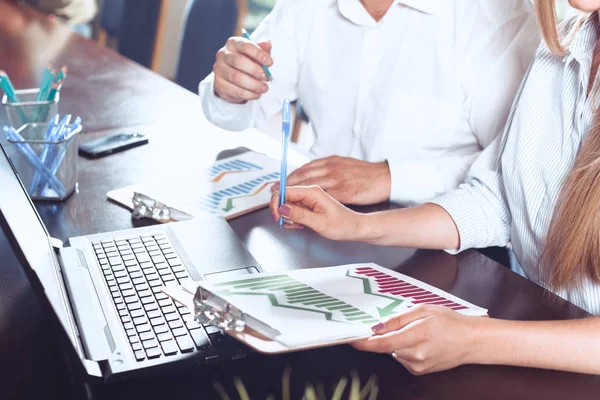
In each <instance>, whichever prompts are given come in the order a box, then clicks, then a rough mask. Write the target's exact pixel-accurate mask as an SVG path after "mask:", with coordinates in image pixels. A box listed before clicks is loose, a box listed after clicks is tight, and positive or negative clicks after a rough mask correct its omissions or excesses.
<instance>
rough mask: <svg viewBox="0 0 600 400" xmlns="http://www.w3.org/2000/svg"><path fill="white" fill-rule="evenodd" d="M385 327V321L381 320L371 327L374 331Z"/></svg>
mask: <svg viewBox="0 0 600 400" xmlns="http://www.w3.org/2000/svg"><path fill="white" fill-rule="evenodd" d="M383 327H384V325H383V323H381V322H380V323H378V324H377V325H374V326H372V327H371V329H372V330H373V331H374V332H377V331H378V330H381V329H383Z"/></svg>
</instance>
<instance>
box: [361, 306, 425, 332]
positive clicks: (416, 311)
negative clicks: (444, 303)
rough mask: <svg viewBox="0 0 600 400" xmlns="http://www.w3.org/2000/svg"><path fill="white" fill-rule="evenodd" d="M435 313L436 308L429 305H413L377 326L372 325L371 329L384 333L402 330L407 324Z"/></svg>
mask: <svg viewBox="0 0 600 400" xmlns="http://www.w3.org/2000/svg"><path fill="white" fill-rule="evenodd" d="M434 313H435V311H434V309H432V307H428V306H416V307H411V308H410V309H409V310H408V311H406V312H404V313H402V314H399V315H396V316H394V317H392V318H390V319H388V320H387V321H383V322H380V323H378V324H377V325H375V326H372V327H371V329H372V330H373V332H375V333H376V334H378V335H383V334H385V333H388V332H391V331H397V330H400V329H402V328H404V327H405V326H406V325H408V324H410V323H411V322H414V321H417V320H420V319H423V318H426V317H428V316H430V315H432V314H434Z"/></svg>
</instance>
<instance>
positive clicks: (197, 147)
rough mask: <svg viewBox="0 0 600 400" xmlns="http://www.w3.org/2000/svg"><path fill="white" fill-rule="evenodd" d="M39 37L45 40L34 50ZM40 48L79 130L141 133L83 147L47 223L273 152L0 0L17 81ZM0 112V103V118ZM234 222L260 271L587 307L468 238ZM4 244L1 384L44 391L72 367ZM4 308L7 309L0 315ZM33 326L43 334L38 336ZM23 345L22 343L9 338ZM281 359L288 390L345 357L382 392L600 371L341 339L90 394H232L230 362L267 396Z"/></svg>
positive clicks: (260, 215) (501, 309)
mask: <svg viewBox="0 0 600 400" xmlns="http://www.w3.org/2000/svg"><path fill="white" fill-rule="evenodd" d="M3 20H4V22H3ZM6 20H10V21H13V22H12V23H11V24H7V23H6ZM14 21H17V22H14ZM18 21H22V23H21V24H19V23H18ZM2 23H4V25H2ZM45 46H48V47H49V48H48V49H47V51H42V50H40V49H43V48H44V47H45ZM49 58H52V59H53V60H54V62H55V64H60V63H68V65H69V68H70V74H69V78H68V79H67V82H68V83H67V84H66V85H65V88H64V91H63V93H62V96H61V97H62V100H61V107H60V108H61V113H67V112H68V113H72V114H76V115H80V116H82V118H83V121H84V126H85V133H84V135H83V136H84V140H85V139H87V138H89V139H91V138H93V137H96V136H100V135H103V134H106V133H109V132H112V131H115V130H131V129H135V130H139V131H141V132H143V133H146V134H148V135H149V137H150V145H148V146H144V147H140V148H137V149H134V150H130V151H127V152H125V153H121V154H116V155H113V156H110V157H106V158H103V159H100V160H95V161H89V160H85V159H80V179H79V181H80V190H79V193H76V194H74V196H72V197H71V198H70V199H69V200H68V201H67V202H65V203H64V204H53V203H38V204H37V208H38V211H39V213H40V215H41V216H42V218H43V220H44V222H45V224H46V225H47V228H48V230H49V231H50V233H51V234H52V235H53V236H54V237H57V238H59V239H62V240H66V239H68V238H69V237H72V236H78V235H84V234H91V233H96V232H103V231H112V230H119V229H125V228H131V227H134V226H140V225H145V224H148V223H150V222H149V221H136V220H133V219H132V218H131V215H130V213H129V212H128V211H127V210H125V209H124V208H121V207H119V206H117V205H115V204H112V203H110V202H109V201H107V200H106V192H107V191H108V190H111V189H115V188H119V187H123V186H126V185H129V184H133V183H138V182H143V181H151V180H156V179H170V180H175V181H181V182H183V181H184V180H186V181H188V182H189V180H190V177H193V176H194V173H195V171H198V170H199V169H200V168H202V167H203V166H204V165H207V164H209V163H210V162H212V161H213V160H214V159H215V158H216V157H218V156H219V154H220V153H221V152H222V151H224V150H228V149H234V148H237V147H239V146H245V147H247V148H252V149H255V150H258V151H263V152H266V153H267V154H271V155H275V156H277V152H278V145H277V143H275V142H273V141H272V140H270V139H269V138H267V137H266V136H264V135H262V134H260V133H258V132H256V131H253V130H251V131H247V132H243V133H239V134H233V133H228V132H224V131H221V130H219V129H217V128H215V127H213V126H211V125H210V124H208V123H207V122H206V121H205V120H204V119H203V118H202V117H200V116H199V114H200V109H199V106H198V99H197V98H196V97H195V96H194V95H192V94H191V93H189V92H187V91H185V90H183V89H180V88H179V87H177V86H176V85H174V84H172V83H170V82H168V81H166V80H165V79H163V78H161V77H159V76H157V75H154V74H153V73H151V72H149V71H147V70H145V69H143V68H141V67H139V66H137V65H135V64H133V63H131V62H129V61H127V60H125V59H123V58H122V57H120V56H118V55H116V54H114V53H112V52H111V51H107V50H104V49H100V48H98V47H97V46H96V45H95V44H94V43H93V42H90V41H87V40H85V39H81V38H79V37H76V36H75V35H72V34H70V33H69V32H68V30H66V29H65V28H63V27H61V26H59V25H56V24H54V23H51V22H49V21H47V20H46V19H45V18H44V17H42V16H41V15H39V14H37V13H35V12H33V11H31V10H28V9H22V8H12V7H8V6H6V5H5V4H4V3H2V2H1V1H0V69H5V70H7V72H8V73H9V74H10V76H11V77H12V78H13V81H14V83H15V85H16V86H18V87H28V86H35V83H36V82H38V81H39V79H40V77H41V75H42V71H43V68H44V66H45V64H46V63H47V61H48V59H49ZM3 119H4V116H3V114H2V111H0V123H2V120H3ZM221 155H222V154H221ZM182 171H184V172H182ZM384 207H385V206H384ZM231 226H232V227H233V229H234V230H235V231H236V233H237V234H238V235H239V236H240V238H241V239H242V240H243V242H244V243H245V244H246V246H247V247H248V249H249V250H250V251H251V252H252V254H253V255H254V256H255V258H256V259H257V260H258V262H259V263H260V264H261V265H262V266H263V267H264V268H265V269H266V270H268V271H272V270H277V269H295V268H308V267H318V266H324V265H336V264H344V263H353V262H367V261H373V262H376V263H378V264H380V265H382V266H385V267H388V268H391V269H394V270H396V271H399V272H402V273H405V274H408V275H410V276H412V277H415V278H417V279H421V280H423V281H425V282H427V283H430V284H433V285H435V286H437V287H439V288H441V289H444V290H447V291H448V292H450V293H452V294H455V295H458V296H461V297H463V298H465V299H466V300H468V301H471V302H473V303H475V304H478V305H480V306H482V307H486V308H488V309H489V312H490V315H491V316H492V317H497V318H510V319H519V320H540V319H565V318H572V317H581V316H585V315H586V314H585V313H584V312H583V311H581V310H580V309H578V308H576V307H574V306H572V305H570V304H568V303H567V302H564V301H562V300H560V299H557V298H555V297H554V296H552V295H548V293H546V292H545V291H544V290H542V289H541V288H539V287H537V286H535V285H533V284H532V283H530V282H529V281H527V280H525V279H523V278H521V277H520V276H518V275H515V274H513V273H511V272H510V271H508V270H507V269H506V268H504V267H502V266H501V265H499V264H497V263H495V262H493V261H492V260H490V259H487V258H486V257H484V256H482V255H480V254H479V253H476V252H473V251H467V252H465V253H463V254H461V255H459V256H457V257H454V256H451V255H448V254H446V253H443V252H437V251H422V250H412V249H403V248H378V247H374V246H370V245H366V244H348V243H334V242H331V241H328V240H324V239H323V238H320V237H318V236H317V235H315V234H314V233H312V232H309V231H296V232H283V231H281V229H280V228H279V227H277V226H276V225H275V224H273V222H272V220H271V219H270V215H269V213H268V211H267V210H260V211H257V212H254V213H251V214H248V215H246V216H243V217H241V218H238V219H235V220H233V221H231ZM3 246H4V247H3ZM9 253H10V252H9V251H8V250H7V249H6V243H5V241H3V240H2V238H1V237H0V255H2V260H3V262H2V265H1V266H0V272H1V274H2V279H0V289H3V290H0V297H1V298H0V317H1V319H0V354H3V361H2V362H3V363H6V364H5V365H4V366H7V365H11V366H12V368H11V372H10V373H9V374H8V375H5V376H4V377H3V378H0V379H3V380H4V379H7V381H6V382H3V383H2V384H0V397H8V395H9V394H10V393H12V394H16V393H18V394H20V395H24V394H25V393H26V394H27V395H28V397H31V398H33V397H38V396H36V394H37V395H39V394H42V393H44V394H45V397H49V396H48V393H54V394H55V396H51V397H52V398H55V397H56V398H66V396H68V395H69V388H70V383H69V381H68V379H67V378H68V376H69V373H68V371H67V370H66V369H65V367H64V363H63V362H62V361H60V358H59V356H60V353H59V352H58V351H57V349H56V346H52V343H55V342H54V336H53V335H54V334H53V333H52V332H51V331H49V329H48V328H47V327H46V326H45V325H44V318H43V315H41V313H40V311H39V307H38V306H37V302H36V301H35V297H34V296H33V294H32V293H31V290H30V288H29V285H28V283H27V281H26V279H25V277H24V276H23V274H22V272H21V271H20V270H19V266H18V263H17V262H16V261H15V260H14V259H12V257H11V255H10V254H9ZM5 321H9V323H8V324H6V327H5V326H3V324H2V322H5ZM40 332H43V333H44V335H42V336H43V340H40V339H39V338H38V336H40ZM25 344H27V346H25ZM21 348H25V349H26V350H27V351H25V352H24V354H23V353H22V352H21V351H20V350H16V349H21ZM34 366H35V367H34ZM285 367H291V368H292V388H293V389H294V391H296V392H298V391H299V390H300V387H301V386H302V385H304V384H305V383H306V382H312V383H315V384H316V383H318V382H324V383H325V385H326V388H330V387H331V386H332V385H333V383H334V382H336V381H337V380H338V379H339V378H341V377H342V376H349V374H350V372H351V371H353V370H356V371H357V372H358V373H359V376H360V378H361V380H362V381H363V382H365V381H366V380H367V379H368V378H369V376H371V375H376V377H377V379H378V382H379V386H380V396H379V398H382V399H389V398H474V399H481V398H508V397H510V398H521V397H523V398H526V397H528V398H530V397H535V398H557V399H558V398H565V397H567V396H569V397H578V396H580V397H583V396H586V395H587V396H597V393H598V392H599V391H600V378H597V377H591V376H586V375H578V374H568V373H562V372H555V371H543V370H533V369H523V368H510V367H501V366H463V367H460V368H456V369H454V370H452V371H447V372H442V373H437V374H432V375H426V376H421V377H415V376H412V375H410V374H409V373H408V372H407V371H406V370H405V369H404V368H403V367H402V366H401V365H400V364H397V363H396V362H395V361H393V360H392V359H391V357H389V356H385V355H375V354H366V353H360V352H357V351H355V350H353V349H352V348H351V347H349V346H339V347H333V348H327V349H321V350H316V351H308V352H302V353H295V354H290V355H282V356H271V357H266V356H261V355H258V354H255V355H252V356H250V357H248V358H247V359H245V360H240V361H237V362H233V363H225V364H221V365H214V366H211V367H210V368H197V369H194V370H190V371H187V372H182V373H181V374H177V375H174V376H168V377H161V378H155V379H152V380H148V381H131V382H124V383H120V384H116V385H110V386H99V387H95V388H94V391H95V393H96V396H97V398H107V399H109V398H110V399H120V398H123V399H125V398H147V399H150V398H157V399H158V398H177V399H180V398H181V399H187V398H189V399H198V398H202V399H204V398H213V397H215V398H218V397H217V395H216V391H215V390H214V388H213V381H215V380H216V381H219V382H221V383H222V384H223V385H224V386H225V387H227V388H229V390H230V394H233V392H232V380H233V377H235V376H239V377H241V379H242V380H243V382H244V383H245V384H246V386H247V388H248V389H249V391H250V393H251V395H252V398H265V397H266V396H267V395H268V394H269V393H271V392H277V391H279V390H280V385H281V376H282V373H283V370H284V368H285ZM3 369H4V368H3ZM2 392H4V393H5V394H6V396H3V394H2ZM254 396H256V397H254ZM233 398H236V397H233ZM294 398H299V396H295V397H294Z"/></svg>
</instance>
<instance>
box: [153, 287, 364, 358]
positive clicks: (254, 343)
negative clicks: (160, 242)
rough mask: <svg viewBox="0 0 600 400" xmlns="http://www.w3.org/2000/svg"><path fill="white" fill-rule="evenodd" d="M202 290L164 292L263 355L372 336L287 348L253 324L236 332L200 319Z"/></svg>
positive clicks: (173, 288) (169, 289)
mask: <svg viewBox="0 0 600 400" xmlns="http://www.w3.org/2000/svg"><path fill="white" fill-rule="evenodd" d="M200 289H201V286H198V287H197V289H196V290H195V291H194V289H193V287H192V286H185V285H184V286H167V287H164V288H163V292H164V293H165V294H166V295H167V296H169V297H171V298H172V299H173V300H175V301H177V302H178V303H180V304H182V305H184V306H186V307H187V308H188V309H189V310H190V312H192V314H193V315H194V316H196V318H197V319H198V320H199V321H200V322H201V323H210V324H211V325H213V326H217V327H219V328H220V329H221V330H222V331H224V332H225V333H226V334H228V335H229V336H231V337H233V338H234V339H236V340H239V341H240V342H242V343H244V344H246V345H247V346H248V347H250V348H252V349H253V350H254V351H256V352H259V353H262V354H273V355H275V354H284V353H291V352H295V351H300V350H311V349H317V348H322V347H329V346H336V345H342V344H348V343H351V342H354V341H356V340H360V339H366V338H368V337H369V336H371V335H368V336H364V337H356V338H352V339H345V340H337V341H331V342H324V343H320V344H314V345H307V346H297V347H288V346H285V345H283V344H282V343H280V342H278V341H277V340H275V339H274V338H272V337H269V336H268V335H266V334H263V333H260V332H258V331H256V330H255V329H253V328H252V326H251V324H248V323H245V324H244V327H243V329H239V330H236V329H232V328H231V327H229V328H228V327H227V325H229V324H227V323H224V322H223V321H218V322H217V321H210V320H208V319H201V318H198V317H199V313H200V310H199V309H198V307H197V306H196V305H195V304H194V303H196V302H197V301H199V299H201V298H202V292H201V291H200ZM192 291H194V293H192ZM195 299H196V300H195Z"/></svg>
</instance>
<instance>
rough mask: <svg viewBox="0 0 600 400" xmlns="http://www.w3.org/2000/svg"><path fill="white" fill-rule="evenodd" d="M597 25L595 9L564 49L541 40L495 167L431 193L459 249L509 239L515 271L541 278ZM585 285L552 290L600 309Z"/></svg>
mask: <svg viewBox="0 0 600 400" xmlns="http://www.w3.org/2000/svg"><path fill="white" fill-rule="evenodd" d="M599 29H600V23H599V21H598V17H597V16H594V17H593V18H590V19H588V21H587V22H586V24H585V25H584V26H583V28H582V30H580V32H579V33H578V35H577V37H576V38H575V41H574V42H573V43H572V45H571V47H570V50H569V52H568V54H567V55H566V56H564V57H557V56H554V55H553V54H552V53H551V52H550V50H548V48H547V47H546V46H545V45H543V44H542V45H541V46H540V48H539V50H538V52H537V55H536V57H535V61H534V63H533V65H532V68H531V70H530V72H529V74H528V78H527V80H526V82H525V84H524V86H523V88H522V92H521V94H519V95H518V97H517V99H516V101H515V106H514V109H513V115H512V117H511V118H510V119H509V121H508V123H507V128H506V132H505V133H504V135H503V137H502V141H501V144H502V146H500V147H499V149H502V148H503V149H504V150H503V152H502V155H501V157H500V162H499V164H498V167H497V169H496V170H491V171H487V172H481V171H480V172H478V173H477V174H476V175H475V176H473V177H471V178H470V179H469V180H468V182H467V183H466V184H464V185H462V186H461V187H460V188H459V189H457V190H455V191H452V192H449V193H447V194H445V195H443V196H442V197H440V198H438V199H436V200H434V201H433V202H434V203H436V204H439V205H440V206H442V207H444V208H445V209H446V211H448V213H449V214H450V215H451V216H452V218H453V219H454V221H455V222H456V225H457V227H458V231H459V233H460V242H461V244H460V246H461V248H460V250H461V251H462V250H463V249H467V248H482V247H488V246H494V245H497V246H505V245H506V244H507V243H508V242H509V240H510V242H511V244H512V247H513V250H514V252H515V255H516V257H517V259H518V261H519V264H520V267H521V268H522V271H521V272H522V273H523V274H524V275H525V276H526V277H528V278H529V279H531V280H532V281H533V282H536V283H538V284H540V285H542V286H546V285H545V283H544V282H543V281H542V274H541V270H540V268H543V266H540V265H539V264H538V259H539V256H540V253H541V250H542V249H543V246H544V243H545V238H546V234H547V232H548V229H549V226H550V221H551V218H552V214H553V212H554V208H555V204H556V201H557V198H558V196H559V194H560V190H561V188H562V185H563V182H564V180H565V178H566V177H567V175H568V174H569V172H570V171H571V169H572V167H573V164H574V162H575V157H576V156H577V153H578V151H579V148H580V145H581V142H582V141H583V139H584V138H585V135H586V134H587V131H588V130H589V128H590V125H591V123H592V120H593V114H594V106H593V105H592V103H593V100H591V99H590V98H589V97H588V96H587V88H588V83H589V79H590V70H591V66H592V54H593V51H594V46H595V43H596V41H597V40H598V38H599V34H598V32H599ZM490 149H491V148H490ZM490 151H491V150H490ZM585 286H586V287H585V290H579V291H572V292H566V291H562V292H560V293H557V294H558V295H560V296H562V297H563V298H565V299H567V300H570V301H571V302H573V303H575V304H576V305H578V306H580V307H582V308H584V309H586V310H587V311H589V312H591V313H593V314H595V315H600V287H599V286H598V285H596V284H592V283H590V282H588V283H587V285H585Z"/></svg>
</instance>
